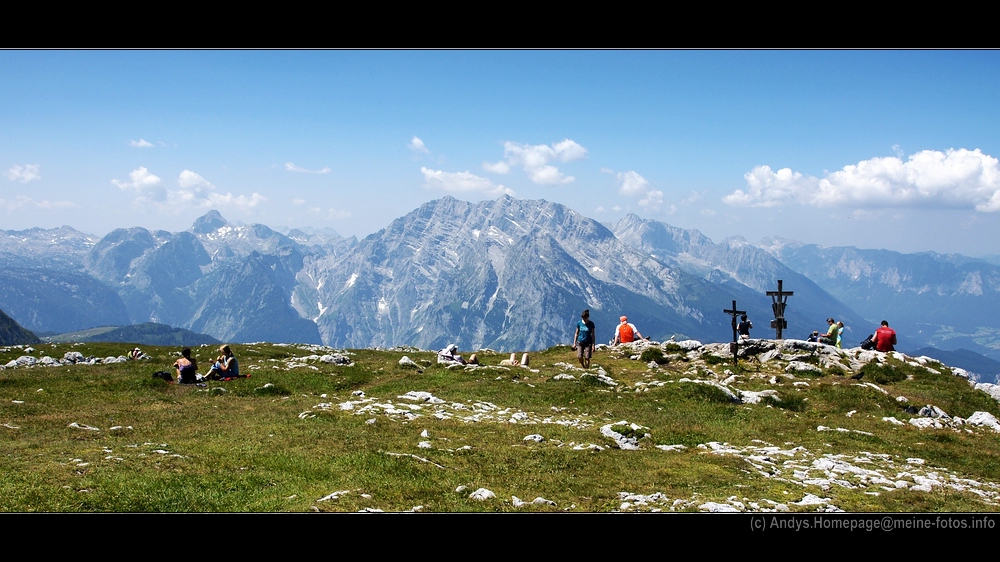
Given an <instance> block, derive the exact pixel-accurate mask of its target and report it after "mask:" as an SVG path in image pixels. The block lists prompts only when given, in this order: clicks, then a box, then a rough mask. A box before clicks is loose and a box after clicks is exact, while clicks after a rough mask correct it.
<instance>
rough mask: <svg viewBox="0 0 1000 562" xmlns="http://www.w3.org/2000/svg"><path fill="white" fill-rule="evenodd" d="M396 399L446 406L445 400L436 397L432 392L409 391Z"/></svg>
mask: <svg viewBox="0 0 1000 562" xmlns="http://www.w3.org/2000/svg"><path fill="white" fill-rule="evenodd" d="M396 398H402V399H404V400H415V401H417V402H428V403H431V404H444V400H441V399H440V398H438V397H436V396H434V395H433V394H431V393H430V392H423V391H413V390H411V391H409V392H407V393H406V394H404V395H402V396H397V397H396Z"/></svg>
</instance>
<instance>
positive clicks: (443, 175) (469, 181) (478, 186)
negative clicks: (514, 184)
mask: <svg viewBox="0 0 1000 562" xmlns="http://www.w3.org/2000/svg"><path fill="white" fill-rule="evenodd" d="M420 173H422V174H423V175H424V182H425V183H424V187H425V188H427V189H443V190H444V191H450V192H452V193H470V192H471V193H483V194H485V195H492V196H500V195H504V194H506V195H514V192H513V191H512V190H510V189H507V188H506V187H504V186H502V185H496V184H494V183H493V182H492V181H490V180H489V179H488V178H484V177H480V176H477V175H475V174H473V173H471V172H467V171H466V172H445V171H442V170H431V169H429V168H424V167H422V166H421V168H420Z"/></svg>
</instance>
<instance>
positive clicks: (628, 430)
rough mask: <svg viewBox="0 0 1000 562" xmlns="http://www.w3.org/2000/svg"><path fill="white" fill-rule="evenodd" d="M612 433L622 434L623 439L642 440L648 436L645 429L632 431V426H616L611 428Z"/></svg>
mask: <svg viewBox="0 0 1000 562" xmlns="http://www.w3.org/2000/svg"><path fill="white" fill-rule="evenodd" d="M611 431H614V432H615V433H619V434H621V435H622V436H623V437H635V438H636V439H642V438H643V437H645V436H646V431H645V430H643V429H632V426H630V425H623V424H619V425H615V426H612V427H611Z"/></svg>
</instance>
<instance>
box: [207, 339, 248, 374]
mask: <svg viewBox="0 0 1000 562" xmlns="http://www.w3.org/2000/svg"><path fill="white" fill-rule="evenodd" d="M219 353H220V355H219V357H218V358H217V359H216V360H215V364H214V365H212V368H211V369H209V371H208V374H206V375H205V378H206V379H212V380H223V381H227V380H230V379H235V378H237V377H239V376H240V364H239V362H238V361H236V357H234V356H233V350H232V349H229V346H228V345H224V346H222V347H220V348H219Z"/></svg>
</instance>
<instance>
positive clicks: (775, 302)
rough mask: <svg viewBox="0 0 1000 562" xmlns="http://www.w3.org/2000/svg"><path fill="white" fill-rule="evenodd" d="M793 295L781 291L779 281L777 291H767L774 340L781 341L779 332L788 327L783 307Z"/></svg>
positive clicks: (779, 281)
mask: <svg viewBox="0 0 1000 562" xmlns="http://www.w3.org/2000/svg"><path fill="white" fill-rule="evenodd" d="M793 294H794V293H793V292H792V291H783V290H781V279H778V290H777V291H767V296H769V297H771V310H772V311H774V320H772V321H771V327H772V328H774V330H775V335H774V339H776V340H780V339H781V331H782V330H784V329H785V328H787V327H788V322H787V321H786V320H785V305H786V304H788V297H790V296H792V295H793ZM733 308H736V307H733Z"/></svg>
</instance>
